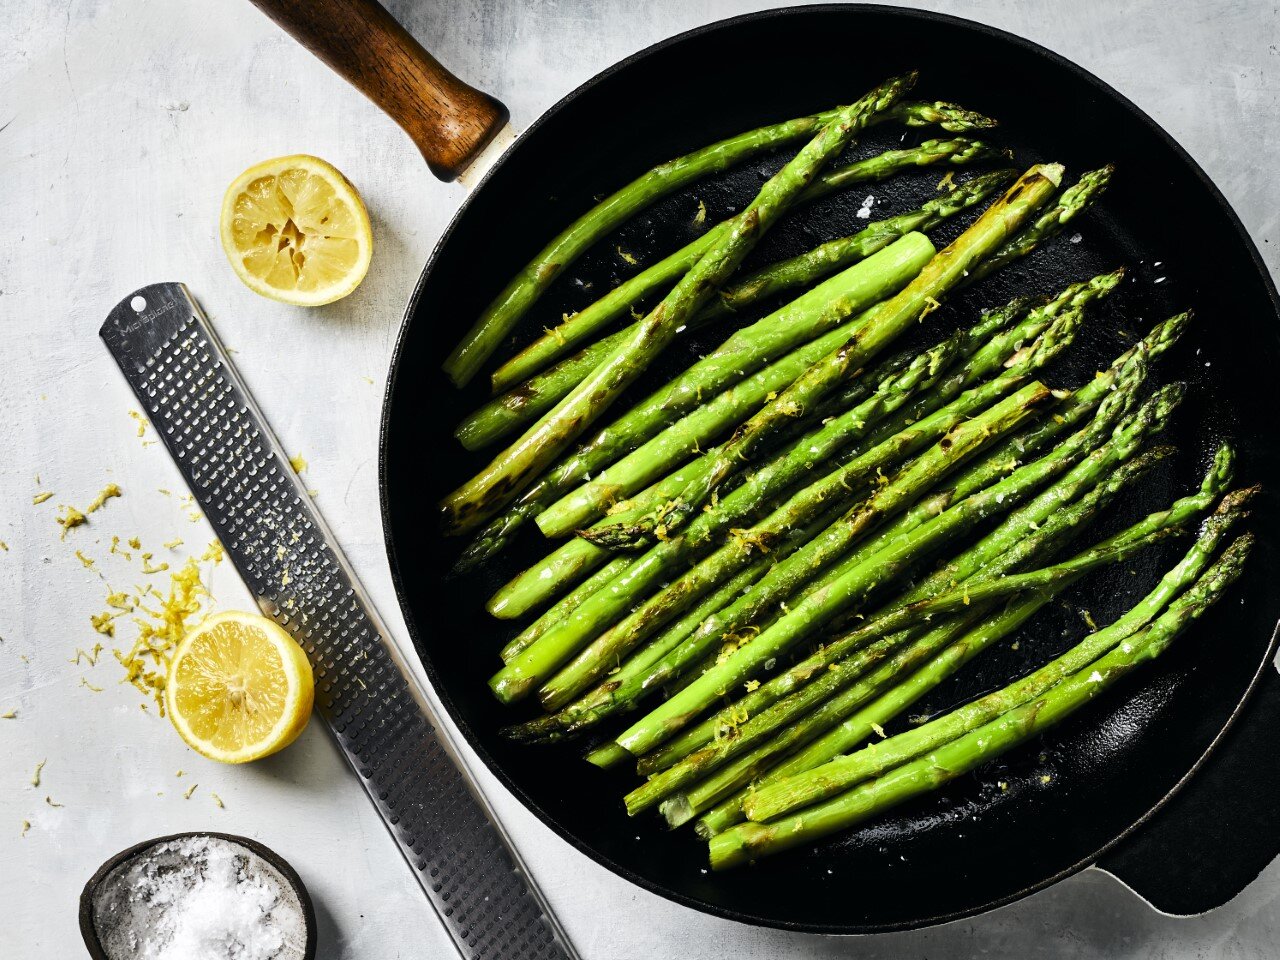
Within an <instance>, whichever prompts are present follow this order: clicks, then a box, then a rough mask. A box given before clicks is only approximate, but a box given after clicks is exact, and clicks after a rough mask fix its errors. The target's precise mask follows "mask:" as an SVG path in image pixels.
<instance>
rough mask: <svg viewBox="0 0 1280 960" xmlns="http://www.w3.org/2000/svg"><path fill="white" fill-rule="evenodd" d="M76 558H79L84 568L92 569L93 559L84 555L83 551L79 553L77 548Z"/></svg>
mask: <svg viewBox="0 0 1280 960" xmlns="http://www.w3.org/2000/svg"><path fill="white" fill-rule="evenodd" d="M76 559H77V560H79V561H80V563H81V564H83V565H84V568H85V569H86V570H92V569H93V560H91V559H90V558H89V557H86V556H85V555H84V554H83V553H81V552H80V551H79V550H77V551H76Z"/></svg>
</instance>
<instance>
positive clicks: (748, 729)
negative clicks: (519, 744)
mask: <svg viewBox="0 0 1280 960" xmlns="http://www.w3.org/2000/svg"><path fill="white" fill-rule="evenodd" d="M1139 459H1140V460H1142V459H1146V458H1139ZM1148 466H1149V463H1140V462H1139V461H1131V463H1130V464H1126V467H1132V469H1128V470H1126V469H1124V468H1122V470H1121V471H1117V473H1116V474H1114V475H1113V478H1112V481H1109V482H1111V483H1114V485H1116V486H1120V485H1123V484H1128V483H1131V482H1132V479H1133V476H1134V475H1136V474H1140V473H1141V472H1144V471H1145V469H1146V468H1147V467H1148ZM1097 489H1098V490H1099V491H1101V490H1102V488H1101V487H1100V488H1097ZM1082 509H1083V510H1084V511H1087V512H1088V513H1089V514H1090V515H1093V514H1096V512H1097V511H1096V510H1095V509H1093V506H1092V504H1090V505H1088V506H1087V507H1084V508H1082ZM1177 532H1178V531H1177V530H1176V529H1170V528H1165V529H1162V530H1158V531H1155V532H1153V533H1150V534H1148V535H1146V536H1145V537H1142V538H1139V539H1136V540H1135V539H1128V540H1124V541H1121V542H1117V543H1114V544H1109V545H1105V546H1104V545H1099V546H1097V547H1095V548H1093V549H1091V550H1087V551H1084V552H1082V553H1080V554H1077V555H1076V556H1075V557H1072V558H1071V559H1070V560H1068V561H1065V562H1063V563H1059V564H1055V565H1053V566H1051V567H1044V568H1041V569H1039V570H1034V571H1031V572H1029V573H1024V574H1021V575H1014V576H1008V577H1003V578H999V579H984V580H983V581H981V582H978V583H974V584H973V585H972V586H970V585H965V586H963V587H959V588H957V589H955V590H952V591H950V592H947V593H942V594H939V595H937V596H935V597H934V598H932V599H931V600H928V601H924V602H921V603H917V604H911V605H908V606H906V607H900V608H898V609H896V610H892V611H891V612H889V613H888V614H886V615H884V616H877V617H876V618H875V619H874V620H873V622H872V624H869V625H868V628H864V630H867V631H868V637H869V638H870V637H883V636H885V635H887V634H890V633H893V632H895V631H897V630H901V629H903V628H905V627H910V626H914V625H915V624H917V623H920V622H921V621H924V620H928V619H931V618H932V617H933V616H935V615H941V614H950V613H967V614H969V616H967V617H966V618H964V620H965V621H966V622H967V621H968V620H969V619H971V618H972V614H973V612H974V611H977V610H982V609H986V607H987V606H989V605H990V603H991V602H992V601H994V600H997V599H1002V598H1007V597H1010V596H1013V595H1015V594H1018V593H1023V592H1026V591H1032V590H1035V591H1040V592H1042V593H1043V594H1044V596H1045V597H1046V598H1047V597H1048V596H1049V595H1051V594H1054V593H1057V592H1059V591H1061V590H1062V589H1063V588H1064V587H1065V586H1066V585H1067V584H1068V583H1069V582H1072V581H1074V580H1077V579H1079V577H1080V576H1082V575H1083V574H1085V573H1087V572H1089V571H1091V570H1095V569H1097V568H1099V567H1102V566H1108V565H1111V564H1115V563H1119V562H1121V561H1123V560H1126V559H1128V558H1129V557H1131V556H1133V555H1134V554H1136V553H1137V552H1138V551H1140V550H1142V549H1143V548H1145V547H1147V546H1150V545H1151V544H1152V543H1154V542H1156V541H1157V540H1159V539H1163V538H1165V537H1168V536H1171V535H1173V534H1174V533H1177ZM984 646H985V644H979V643H966V644H965V645H964V653H965V656H964V657H963V659H964V660H968V659H970V658H971V657H972V656H973V655H975V654H976V653H977V652H979V651H980V650H981V649H982V648H983V647H984ZM864 649H865V648H864ZM948 649H950V648H948ZM955 659H957V660H959V659H960V658H955ZM958 666H959V664H958V663H957V664H956V666H955V669H958ZM925 669H926V670H927V669H929V667H926V668H925ZM937 672H938V673H939V675H940V674H941V673H942V671H941V670H939V671H937ZM843 673H844V671H842V670H840V669H837V670H833V671H827V672H826V673H825V674H820V675H818V676H817V677H816V678H815V679H814V681H813V682H812V683H810V684H809V685H808V686H806V687H804V689H803V690H802V691H801V692H800V693H799V694H798V695H796V696H793V697H790V698H788V699H787V700H785V701H783V702H782V703H780V704H776V705H775V706H774V707H772V708H770V709H769V710H767V711H765V712H764V713H762V714H759V715H757V716H754V717H750V719H748V720H746V721H745V722H744V723H743V724H742V725H741V726H738V727H735V728H733V735H732V736H729V737H724V738H721V739H719V740H717V741H715V742H713V743H712V744H709V745H708V746H705V747H703V748H702V749H700V750H698V751H696V752H694V753H692V754H690V755H689V756H686V757H684V758H683V759H682V760H680V761H679V762H678V763H676V764H674V765H673V766H671V767H670V768H668V769H666V770H664V771H662V772H661V773H657V774H655V775H654V776H652V777H651V778H650V779H649V780H648V781H647V782H646V783H644V784H643V785H641V786H640V787H637V788H636V789H635V790H633V791H632V792H631V793H629V794H628V795H627V796H626V798H625V799H626V806H627V812H628V813H630V814H632V815H634V814H636V813H638V812H640V811H642V810H645V809H648V808H649V807H651V806H653V805H654V804H655V803H657V802H658V801H660V800H662V799H663V798H664V797H666V796H668V795H669V794H671V793H672V792H673V791H675V790H676V789H679V788H680V787H683V786H685V785H686V784H689V783H693V782H696V781H697V780H699V779H701V778H702V777H704V776H706V775H707V774H708V773H710V772H712V771H714V770H716V769H718V768H719V767H721V766H723V764H724V763H725V762H726V761H727V760H730V759H732V758H733V757H736V756H739V755H741V754H743V753H745V752H746V751H747V750H748V749H749V748H751V747H752V746H754V745H755V744H757V743H760V742H762V741H763V740H765V739H766V738H768V737H769V736H770V735H772V734H773V732H774V731H776V730H777V729H778V728H780V727H783V726H787V725H792V724H794V723H795V721H796V720H797V719H798V718H800V717H803V716H804V715H805V714H808V713H809V712H810V711H811V710H813V709H814V707H815V706H817V705H819V704H825V703H826V702H828V701H829V699H830V698H832V697H833V696H834V695H835V694H836V693H837V692H839V691H840V690H841V689H842V688H843V687H845V686H847V684H848V683H849V681H850V680H852V679H855V678H854V677H852V676H848V677H846V676H843V675H842V674H843ZM917 675H918V674H917ZM912 679H914V677H913V678H912ZM938 679H940V676H939V677H938ZM936 682H937V679H935V680H934V681H933V683H932V684H931V686H932V685H936ZM741 715H742V714H740V716H741ZM801 722H802V723H805V725H806V726H808V725H809V722H808V720H807V719H806V720H804V721H801ZM694 812H696V811H692V810H691V811H689V814H688V815H689V816H691V815H692V814H693V813H694ZM686 819H687V817H686Z"/></svg>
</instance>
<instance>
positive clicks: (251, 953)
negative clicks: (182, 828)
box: [93, 836, 307, 960]
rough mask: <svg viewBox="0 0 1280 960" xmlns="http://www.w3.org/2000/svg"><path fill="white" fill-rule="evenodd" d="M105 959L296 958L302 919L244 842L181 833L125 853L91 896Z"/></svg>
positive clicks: (281, 884)
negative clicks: (177, 837) (242, 843)
mask: <svg viewBox="0 0 1280 960" xmlns="http://www.w3.org/2000/svg"><path fill="white" fill-rule="evenodd" d="M93 925H94V930H95V931H96V932H97V934H98V939H99V940H100V941H101V943H102V947H103V950H104V951H105V953H106V955H107V957H108V958H109V960H124V958H129V960H192V958H196V957H228V958H230V957H234V958H236V960H298V958H300V957H302V956H303V953H304V951H305V949H306V939H307V930H306V918H305V915H304V912H303V908H302V904H301V903H300V902H299V899H298V894H297V892H296V891H295V890H294V888H293V885H292V884H291V883H290V882H289V881H288V880H287V879H286V878H285V877H284V875H283V874H281V873H280V871H279V870H277V869H276V868H275V866H273V865H272V864H271V863H269V862H268V861H266V860H265V859H263V858H262V857H260V856H258V855H257V854H256V853H254V852H253V851H252V850H249V849H248V848H247V847H244V846H241V845H240V844H238V843H234V842H232V841H229V840H224V839H221V838H218V837H198V836H197V837H182V838H179V839H176V840H168V841H165V842H163V843H159V844H156V845H155V846H153V847H150V848H148V849H145V850H143V851H140V852H139V853H137V854H135V855H134V856H131V857H129V858H128V859H126V860H125V861H124V862H122V863H121V864H119V865H118V866H116V867H115V868H114V869H113V870H111V872H110V873H108V874H107V875H106V876H105V877H104V878H103V879H102V881H101V883H100V884H99V885H98V887H97V889H96V890H95V891H94V895H93Z"/></svg>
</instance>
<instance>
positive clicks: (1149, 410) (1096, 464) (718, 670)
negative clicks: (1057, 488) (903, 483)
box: [617, 388, 1184, 756]
mask: <svg viewBox="0 0 1280 960" xmlns="http://www.w3.org/2000/svg"><path fill="white" fill-rule="evenodd" d="M1183 392H1184V391H1183V390H1179V389H1174V388H1166V389H1165V390H1162V391H1160V392H1159V393H1157V394H1156V395H1155V396H1154V397H1153V398H1152V399H1151V400H1150V401H1148V403H1147V404H1145V405H1144V406H1143V408H1142V409H1141V410H1140V411H1139V412H1138V414H1137V415H1135V416H1134V417H1132V418H1130V419H1129V420H1127V421H1125V422H1124V423H1122V424H1121V426H1120V427H1118V428H1117V436H1116V437H1115V438H1113V440H1112V441H1111V442H1109V443H1108V444H1106V445H1105V447H1104V449H1106V450H1108V451H1109V456H1108V457H1104V458H1094V457H1093V455H1092V454H1091V455H1090V456H1089V457H1088V458H1086V459H1085V460H1084V461H1083V462H1082V463H1081V464H1079V465H1078V466H1077V467H1076V468H1073V469H1072V471H1071V472H1070V473H1068V475H1067V476H1068V478H1074V477H1075V476H1076V475H1077V474H1078V473H1080V472H1082V471H1088V470H1096V471H1103V472H1105V470H1106V469H1108V468H1109V467H1111V466H1114V465H1115V464H1116V463H1119V462H1123V460H1124V459H1127V457H1128V456H1129V455H1130V454H1131V453H1132V451H1133V450H1135V449H1137V447H1138V445H1139V444H1140V443H1141V442H1142V440H1143V439H1144V438H1145V437H1146V436H1147V435H1148V434H1149V433H1151V432H1152V431H1153V430H1154V429H1157V428H1159V427H1161V426H1163V424H1164V422H1165V421H1166V420H1167V418H1168V417H1169V416H1170V415H1171V414H1172V411H1173V410H1174V409H1175V408H1176V406H1177V405H1178V403H1179V402H1180V400H1181V398H1182V394H1183ZM1095 432H1096V431H1094V430H1093V429H1092V428H1090V430H1088V431H1085V432H1084V433H1085V437H1086V439H1084V440H1081V441H1080V442H1078V443H1076V444H1071V443H1067V444H1063V445H1062V446H1060V447H1058V448H1057V450H1055V451H1054V454H1051V455H1050V456H1048V457H1045V458H1043V459H1042V460H1040V461H1037V462H1036V463H1034V464H1029V465H1028V466H1026V467H1022V468H1019V469H1018V470H1016V471H1014V472H1013V473H1012V474H1010V475H1009V476H1008V477H1006V478H1005V479H1004V480H1002V481H1000V482H999V483H997V484H995V485H994V486H991V487H989V488H987V489H986V490H984V491H982V492H980V493H977V494H974V495H973V496H971V497H968V498H966V499H965V500H963V501H961V502H960V503H958V504H956V505H955V506H954V507H951V508H950V509H948V510H946V511H945V512H944V513H942V514H940V515H939V516H938V517H936V518H935V519H933V520H930V521H928V522H926V523H924V524H922V525H921V526H919V527H917V528H916V529H914V530H912V531H911V532H910V533H908V534H906V535H905V536H903V537H901V538H899V539H898V540H895V541H893V542H891V543H890V544H888V545H886V546H885V547H884V548H882V549H881V550H879V551H878V552H876V553H874V554H872V555H871V556H869V557H867V558H866V559H860V560H859V562H857V563H856V564H854V565H853V566H852V567H851V568H850V569H848V570H846V571H845V572H843V573H842V575H841V576H840V577H839V578H838V579H837V580H835V581H834V582H830V583H828V584H827V586H826V587H825V588H824V589H819V590H814V591H811V592H810V593H809V594H807V595H806V596H805V597H804V599H803V600H801V601H800V602H799V603H798V604H797V605H795V606H794V607H792V608H791V610H790V611H789V612H788V613H787V614H786V615H785V616H783V617H782V618H781V619H780V620H778V621H777V622H776V623H775V624H774V625H773V626H772V627H770V628H769V629H768V630H766V631H764V632H762V633H761V634H760V635H759V636H757V637H756V638H755V639H753V640H751V641H750V642H749V643H746V644H745V645H743V646H741V647H739V648H738V649H737V650H736V651H735V652H734V653H733V654H732V655H730V656H729V657H727V658H726V659H725V660H723V661H722V662H720V663H717V664H716V665H715V666H714V667H712V668H711V669H709V670H708V671H707V672H706V673H704V674H703V675H702V676H701V677H699V678H698V679H697V680H696V681H694V682H693V683H692V684H690V685H689V686H688V687H686V688H685V689H683V690H681V691H680V692H679V693H678V694H676V695H675V696H673V697H672V698H671V699H670V700H667V701H666V702H665V703H663V704H661V705H659V706H658V707H657V708H655V709H654V710H653V711H651V712H650V713H649V714H648V715H647V716H646V717H644V718H642V719H641V720H640V721H639V722H637V723H636V724H634V725H632V726H631V727H630V728H629V729H628V730H626V731H625V732H623V733H622V734H621V735H620V736H619V737H618V738H617V743H618V744H619V745H620V746H622V747H623V748H625V749H626V750H627V751H628V752H629V753H632V754H633V755H637V756H638V755H640V754H643V753H646V752H648V751H649V750H651V749H653V748H654V747H655V746H657V745H658V744H659V743H661V742H662V741H664V740H666V739H667V738H669V737H670V736H671V735H672V734H673V733H676V732H677V731H679V730H680V729H681V728H683V727H684V726H686V725H687V724H688V723H689V721H690V720H692V719H694V718H695V717H696V716H697V715H698V714H700V713H701V712H702V711H703V710H705V709H706V707H707V706H708V705H709V704H710V703H712V702H714V701H715V699H716V697H718V696H720V695H721V693H722V692H723V691H726V690H730V689H732V688H733V687H735V686H737V685H738V684H739V683H742V682H743V681H745V680H747V679H750V678H751V677H752V676H753V675H754V674H755V673H757V672H759V670H760V669H761V668H762V667H763V666H764V664H765V663H766V662H767V661H770V660H776V658H777V657H778V656H780V655H781V654H783V653H784V652H786V651H787V650H788V649H790V648H791V647H792V646H793V645H794V644H795V643H796V642H797V641H799V640H800V639H801V638H803V637H805V636H807V635H809V634H811V633H812V632H813V631H814V630H815V629H818V628H821V627H822V626H824V625H825V624H827V623H829V622H830V621H831V620H832V619H833V618H834V617H835V616H837V615H838V614H840V613H842V612H843V611H845V610H847V609H849V608H850V607H853V606H856V605H857V604H859V603H861V602H863V601H864V600H865V599H866V598H867V597H868V596H869V595H870V594H871V593H872V591H874V590H875V589H877V588H879V587H881V586H883V585H884V584H885V583H888V582H891V581H892V580H893V579H894V578H895V577H896V576H898V575H900V574H901V572H902V571H903V570H905V569H906V568H907V567H908V566H909V565H910V564H911V563H912V562H913V561H915V560H917V559H919V558H920V557H921V556H922V555H924V554H926V553H929V552H932V551H934V550H936V549H937V547H938V546H940V545H941V544H942V543H944V542H946V541H948V540H951V539H954V538H955V537H956V536H959V535H960V534H962V533H964V532H966V531H968V530H970V529H972V528H973V527H974V526H975V525H976V524H977V523H978V522H979V521H980V520H982V519H983V518H985V517H989V516H992V515H993V514H997V513H999V512H1002V511H1005V510H1008V509H1010V508H1011V506H1012V503H1013V502H1016V500H1017V499H1018V498H1019V497H1020V496H1024V495H1025V494H1026V493H1027V492H1029V491H1030V490H1033V489H1035V488H1036V487H1038V486H1039V485H1040V484H1041V483H1042V482H1043V481H1044V480H1045V479H1048V478H1049V477H1051V476H1054V475H1056V473H1057V472H1058V471H1060V470H1061V468H1062V467H1063V466H1065V465H1068V464H1070V463H1071V462H1072V457H1073V456H1078V455H1079V454H1080V453H1082V452H1083V451H1084V449H1086V448H1087V444H1088V443H1090V442H1092V439H1093V434H1094V433H1095Z"/></svg>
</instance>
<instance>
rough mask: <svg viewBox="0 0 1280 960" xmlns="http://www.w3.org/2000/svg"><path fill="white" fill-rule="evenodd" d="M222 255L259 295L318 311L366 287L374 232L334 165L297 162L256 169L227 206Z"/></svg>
mask: <svg viewBox="0 0 1280 960" xmlns="http://www.w3.org/2000/svg"><path fill="white" fill-rule="evenodd" d="M220 228H221V233H222V249H223V250H225V251H226V254H227V259H228V260H230V261H231V266H232V268H233V269H234V270H235V272H236V276H238V277H239V278H240V279H241V280H243V281H244V283H245V285H246V286H248V287H249V289H250V290H253V291H254V292H255V293H260V294H262V295H263V296H264V297H270V298H272V299H273V300H281V301H283V302H285V303H291V304H294V305H295V306H300V307H318V306H320V305H321V304H325V303H332V302H333V301H335V300H339V299H341V298H342V297H345V296H346V295H347V294H349V293H350V292H351V291H352V290H354V289H355V288H356V287H358V286H359V285H360V281H361V280H363V279H364V275H365V274H366V273H367V272H368V270H369V260H370V258H371V257H372V256H373V230H372V228H371V227H370V225H369V212H368V211H367V210H366V209H365V206H364V201H363V200H361V199H360V194H359V193H358V192H357V191H356V188H355V187H353V186H352V185H351V182H350V181H349V180H347V178H346V177H344V176H343V175H342V174H341V173H340V172H339V171H338V170H337V168H335V167H334V166H333V165H332V164H329V163H326V162H325V161H323V160H321V159H320V158H319V157H311V156H307V155H306V154H296V155H294V156H291V157H277V158H276V159H274V160H265V161H263V162H262V163H259V164H257V165H255V166H252V167H250V168H249V169H248V170H246V171H245V172H244V173H242V174H240V176H238V177H236V179H235V181H234V182H233V183H232V184H231V186H229V187H228V188H227V193H226V196H225V197H223V199H222V218H221V223H220Z"/></svg>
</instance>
